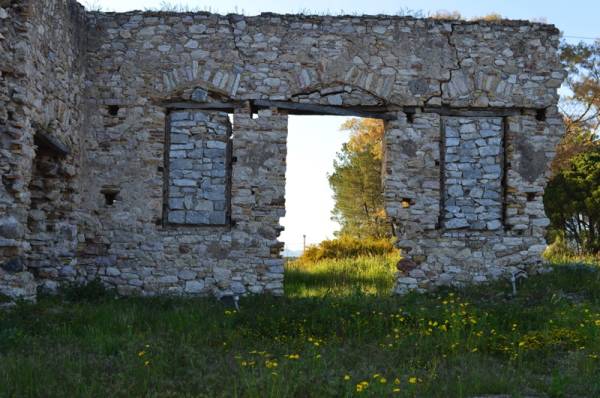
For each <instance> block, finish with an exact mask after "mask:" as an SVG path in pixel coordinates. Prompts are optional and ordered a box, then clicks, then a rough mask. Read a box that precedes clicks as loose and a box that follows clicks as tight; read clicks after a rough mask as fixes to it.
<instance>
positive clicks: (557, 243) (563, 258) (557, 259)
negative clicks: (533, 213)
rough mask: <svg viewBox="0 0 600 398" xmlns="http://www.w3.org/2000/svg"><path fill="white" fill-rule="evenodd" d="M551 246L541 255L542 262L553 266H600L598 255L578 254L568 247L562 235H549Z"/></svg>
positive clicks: (599, 255)
mask: <svg viewBox="0 0 600 398" xmlns="http://www.w3.org/2000/svg"><path fill="white" fill-rule="evenodd" d="M549 235H551V236H550V240H551V241H552V244H550V245H548V247H547V248H546V250H544V253H543V254H542V256H543V258H544V260H546V261H548V262H550V263H553V264H567V263H585V264H592V265H600V254H596V255H593V254H578V253H577V251H576V250H575V249H574V248H573V247H571V246H570V245H569V243H568V242H567V240H566V239H565V237H564V233H562V231H559V232H557V233H551V234H549Z"/></svg>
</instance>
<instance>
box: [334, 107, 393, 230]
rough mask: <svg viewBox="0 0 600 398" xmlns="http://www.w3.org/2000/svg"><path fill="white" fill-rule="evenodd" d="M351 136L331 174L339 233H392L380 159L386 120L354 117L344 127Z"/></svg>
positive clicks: (338, 156)
mask: <svg viewBox="0 0 600 398" xmlns="http://www.w3.org/2000/svg"><path fill="white" fill-rule="evenodd" d="M341 129H342V130H349V131H350V133H351V135H350V140H349V141H348V143H346V144H344V145H343V147H342V150H341V152H339V153H338V154H337V159H336V160H334V163H333V165H334V172H333V174H331V175H329V176H328V178H329V184H330V186H331V188H332V190H333V194H334V199H335V206H334V209H333V212H332V213H333V219H334V220H336V221H337V222H339V223H340V225H341V226H342V228H341V231H340V232H339V233H338V235H350V236H353V237H358V238H367V237H372V238H383V237H388V236H390V235H391V227H390V224H389V223H388V222H387V218H386V216H385V211H384V208H383V193H382V186H381V162H382V151H383V147H382V145H383V144H382V139H383V123H382V122H381V121H380V120H375V119H351V120H349V121H348V122H346V123H345V124H344V125H342V127H341Z"/></svg>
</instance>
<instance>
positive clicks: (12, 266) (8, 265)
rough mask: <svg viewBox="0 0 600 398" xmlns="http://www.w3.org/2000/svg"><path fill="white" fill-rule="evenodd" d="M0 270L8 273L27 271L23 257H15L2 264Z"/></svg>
mask: <svg viewBox="0 0 600 398" xmlns="http://www.w3.org/2000/svg"><path fill="white" fill-rule="evenodd" d="M0 268H2V269H3V270H4V271H6V272H11V273H17V272H21V271H23V270H25V264H24V262H23V259H22V258H21V257H14V258H11V259H10V260H8V261H5V262H4V263H2V264H1V265H0Z"/></svg>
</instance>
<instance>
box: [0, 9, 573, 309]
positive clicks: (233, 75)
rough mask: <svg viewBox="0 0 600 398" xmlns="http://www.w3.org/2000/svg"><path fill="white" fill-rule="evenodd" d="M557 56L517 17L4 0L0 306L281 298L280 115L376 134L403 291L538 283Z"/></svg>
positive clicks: (554, 41) (545, 33) (554, 36)
mask: <svg viewBox="0 0 600 398" xmlns="http://www.w3.org/2000/svg"><path fill="white" fill-rule="evenodd" d="M558 44H559V32H558V31H557V29H556V28H555V27H553V26H551V25H546V24H538V23H531V22H526V21H501V22H484V21H477V22H472V21H471V22H469V21H450V20H436V19H415V18H411V17H396V16H360V17H359V16H335V17H333V16H303V15H275V14H261V15H260V16H252V17H247V16H242V15H217V14H211V13H166V12H163V13H155V12H137V11H135V12H128V13H101V12H87V11H85V10H84V8H83V7H81V6H80V5H79V4H78V3H77V2H75V1H74V0H4V1H0V174H1V178H2V181H1V183H0V293H1V294H2V295H4V296H10V297H15V298H23V299H33V298H34V297H35V296H36V288H37V287H42V288H48V289H53V288H55V287H56V286H57V285H58V284H60V283H62V282H63V281H79V282H82V281H89V280H92V279H95V278H100V279H101V280H102V281H103V282H105V283H106V284H108V285H110V286H114V287H116V288H117V289H118V291H119V292H120V293H122V294H143V295H150V294H189V295H197V294H198V295H211V294H214V295H227V294H249V293H269V294H276V295H279V294H282V293H283V259H282V258H281V256H280V252H281V249H282V244H281V243H280V242H279V241H278V240H277V238H278V235H279V233H280V232H281V229H282V228H281V226H280V224H279V220H280V218H281V217H282V216H283V215H284V212H285V192H284V188H285V170H286V165H285V160H286V136H287V119H288V115H289V114H333V115H355V116H364V117H374V118H379V119H383V120H384V121H385V139H384V152H385V159H384V168H383V172H382V179H383V186H384V195H385V204H386V211H387V215H388V216H389V217H390V219H391V220H392V221H393V222H394V223H395V225H396V227H397V228H396V230H397V234H398V246H399V247H400V248H402V249H403V250H404V252H405V253H406V255H407V259H408V260H407V261H405V262H404V263H403V264H404V268H403V269H402V270H401V271H400V272H399V274H398V280H397V283H396V288H395V291H396V292H397V293H402V292H404V291H407V290H410V289H428V288H433V287H435V286H438V285H442V284H453V285H461V284H465V283H469V282H483V281H487V280H490V279H493V278H498V277H501V276H502V275H503V274H505V273H506V272H508V270H510V269H511V267H519V268H523V269H526V270H527V271H535V270H536V269H538V268H539V266H540V265H541V261H542V260H541V258H540V253H541V251H542V250H543V248H544V246H545V241H544V229H545V227H546V226H547V225H548V219H547V218H546V216H545V214H544V209H543V204H542V194H543V190H544V186H545V183H546V180H547V178H548V166H549V163H550V161H551V159H552V158H553V156H554V150H555V149H554V148H555V145H556V144H557V141H558V140H559V139H560V136H561V134H562V133H563V124H562V119H561V116H560V115H559V113H558V112H557V107H556V104H557V88H558V87H559V86H560V85H561V82H562V81H563V79H564V77H565V72H564V71H563V69H562V68H561V65H560V63H559V59H558V57H557V46H558ZM228 114H233V118H232V119H230V117H229V116H228ZM231 120H232V121H231ZM315 145H318V142H317V143H315Z"/></svg>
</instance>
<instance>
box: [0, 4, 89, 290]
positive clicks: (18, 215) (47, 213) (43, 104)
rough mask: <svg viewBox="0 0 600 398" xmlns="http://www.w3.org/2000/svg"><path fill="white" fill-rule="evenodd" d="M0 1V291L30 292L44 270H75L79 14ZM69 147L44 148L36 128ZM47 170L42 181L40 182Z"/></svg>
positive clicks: (72, 7)
mask: <svg viewBox="0 0 600 398" xmlns="http://www.w3.org/2000/svg"><path fill="white" fill-rule="evenodd" d="M4 3H5V4H6V5H2V6H1V7H0V171H1V173H2V184H0V264H1V266H0V294H4V295H8V296H11V297H17V298H24V299H32V298H34V297H35V294H36V286H37V284H38V283H39V282H40V281H41V280H43V279H44V278H45V277H42V278H41V279H38V280H37V281H34V276H35V277H39V276H40V275H42V274H44V273H46V272H47V273H49V275H51V276H52V277H58V270H60V269H62V268H63V267H70V269H71V270H72V273H71V274H72V275H75V267H76V254H75V253H76V246H77V223H78V221H77V219H78V217H77V216H76V215H75V213H76V209H77V208H78V206H79V189H78V188H77V184H76V180H75V178H74V177H75V176H76V174H77V172H78V169H79V162H80V155H81V153H80V143H81V140H82V126H83V124H84V119H85V112H84V109H83V105H82V96H83V94H82V92H83V81H84V76H85V74H84V69H85V68H84V61H83V57H84V52H85V49H84V48H85V38H86V35H87V33H86V28H85V21H86V13H85V10H84V9H83V7H81V6H80V5H79V4H77V3H76V2H73V1H54V0H38V1H12V2H8V3H7V2H4ZM39 133H42V134H44V135H46V136H50V137H53V138H54V139H56V140H57V142H60V143H63V144H64V145H66V146H69V147H71V148H72V151H71V153H70V154H68V155H67V156H64V155H61V156H56V154H55V153H52V152H50V153H47V152H44V151H43V150H42V149H41V148H40V146H39V145H36V142H34V141H35V139H36V138H35V137H36V134H39ZM44 176H45V177H48V179H46V180H45V181H42V180H43V179H44Z"/></svg>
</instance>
